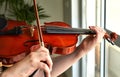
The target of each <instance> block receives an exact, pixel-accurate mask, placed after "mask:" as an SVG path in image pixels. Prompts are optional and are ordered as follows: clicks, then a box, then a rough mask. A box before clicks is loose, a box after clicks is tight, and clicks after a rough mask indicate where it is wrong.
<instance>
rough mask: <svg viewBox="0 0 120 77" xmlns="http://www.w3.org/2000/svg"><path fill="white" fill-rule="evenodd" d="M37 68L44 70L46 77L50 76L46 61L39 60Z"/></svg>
mask: <svg viewBox="0 0 120 77" xmlns="http://www.w3.org/2000/svg"><path fill="white" fill-rule="evenodd" d="M39 68H40V69H42V70H44V71H43V72H45V76H46V77H50V69H49V67H48V65H47V64H46V63H44V62H40V65H39Z"/></svg>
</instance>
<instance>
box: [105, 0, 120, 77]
mask: <svg viewBox="0 0 120 77" xmlns="http://www.w3.org/2000/svg"><path fill="white" fill-rule="evenodd" d="M119 3H120V0H106V28H107V29H108V30H110V31H112V32H116V33H117V34H119V35H120V30H119V29H120V28H119V26H120V4H119ZM105 53H106V54H105V62H106V64H105V69H106V73H105V77H120V76H119V75H120V74H119V73H120V61H119V59H120V48H119V47H117V46H115V45H110V44H108V42H106V46H105Z"/></svg>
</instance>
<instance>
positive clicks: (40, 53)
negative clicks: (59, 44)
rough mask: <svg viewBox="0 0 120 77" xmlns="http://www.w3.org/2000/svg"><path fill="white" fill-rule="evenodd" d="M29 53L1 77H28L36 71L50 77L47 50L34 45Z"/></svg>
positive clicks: (49, 59) (49, 62)
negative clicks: (38, 70) (41, 71)
mask: <svg viewBox="0 0 120 77" xmlns="http://www.w3.org/2000/svg"><path fill="white" fill-rule="evenodd" d="M31 51H32V52H31V53H30V54H29V55H27V56H26V57H25V58H24V59H23V60H21V61H20V62H18V63H16V64H14V65H13V66H12V67H10V68H9V69H7V70H6V71H5V72H4V73H3V74H2V76H1V77H28V76H29V75H31V74H32V73H33V72H34V71H35V70H36V69H40V70H43V71H45V73H46V77H50V72H51V70H52V60H51V57H50V55H49V51H48V49H46V48H45V47H39V46H38V45H35V46H33V47H31Z"/></svg>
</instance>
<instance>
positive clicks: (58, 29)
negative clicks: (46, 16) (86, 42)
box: [45, 26, 96, 35]
mask: <svg viewBox="0 0 120 77" xmlns="http://www.w3.org/2000/svg"><path fill="white" fill-rule="evenodd" d="M45 32H46V33H52V34H86V35H87V34H96V33H95V32H94V31H92V30H90V29H80V28H63V27H54V26H46V29H45Z"/></svg>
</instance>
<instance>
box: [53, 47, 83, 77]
mask: <svg viewBox="0 0 120 77" xmlns="http://www.w3.org/2000/svg"><path fill="white" fill-rule="evenodd" d="M84 55H85V53H84V52H83V51H82V49H80V48H78V49H77V48H76V50H75V51H74V52H73V53H72V54H69V55H63V56H58V57H55V58H54V59H53V69H52V72H51V77H56V76H58V75H60V74H61V73H63V72H64V71H66V70H67V69H68V68H70V67H71V66H72V65H73V64H74V63H75V62H77V61H78V60H79V59H80V58H81V57H82V56H84Z"/></svg>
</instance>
